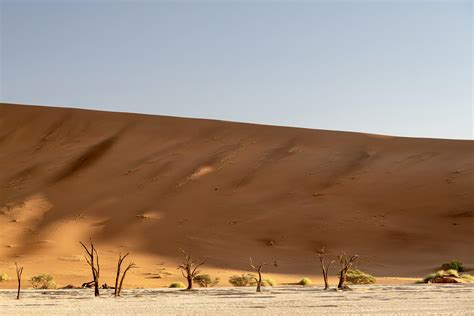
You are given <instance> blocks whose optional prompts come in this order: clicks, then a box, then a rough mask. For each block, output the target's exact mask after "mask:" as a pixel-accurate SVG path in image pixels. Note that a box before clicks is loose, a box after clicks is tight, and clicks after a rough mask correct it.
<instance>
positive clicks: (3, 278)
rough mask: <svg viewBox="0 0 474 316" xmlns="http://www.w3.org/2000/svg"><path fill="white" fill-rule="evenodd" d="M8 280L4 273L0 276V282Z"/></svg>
mask: <svg viewBox="0 0 474 316" xmlns="http://www.w3.org/2000/svg"><path fill="white" fill-rule="evenodd" d="M8 280H10V278H9V277H8V274H6V273H3V274H0V282H3V281H8Z"/></svg>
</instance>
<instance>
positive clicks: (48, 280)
mask: <svg viewBox="0 0 474 316" xmlns="http://www.w3.org/2000/svg"><path fill="white" fill-rule="evenodd" d="M30 281H31V285H32V286H33V288H34V289H42V290H46V289H55V288H56V282H54V278H53V277H52V276H51V275H49V274H40V275H36V276H34V277H32V278H31V280H30Z"/></svg>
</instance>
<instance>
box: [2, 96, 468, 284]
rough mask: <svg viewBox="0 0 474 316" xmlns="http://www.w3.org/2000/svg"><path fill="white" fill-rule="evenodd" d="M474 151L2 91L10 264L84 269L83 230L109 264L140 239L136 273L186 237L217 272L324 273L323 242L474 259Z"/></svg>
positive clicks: (409, 271)
mask: <svg viewBox="0 0 474 316" xmlns="http://www.w3.org/2000/svg"><path fill="white" fill-rule="evenodd" d="M420 124H423V122H420ZM473 149H474V142H473V141H462V140H438V139H418V138H401V137H389V136H378V135H370V134H360V133H349V132H336V131H323V130H310V129H301V128H287V127H275V126H263V125H254V124H242V123H233V122H223V121H213V120H200V119H186V118H175V117H165V116H151V115H140V114H128V113H111V112H99V111H87V110H77V109H66V108H52V107H36V106H24V105H12V104H0V273H1V272H2V271H7V272H8V273H9V274H10V275H11V276H13V275H14V272H13V269H12V264H13V262H15V261H19V262H21V263H22V264H23V265H24V266H25V275H26V276H28V275H30V276H31V275H33V274H35V273H41V272H48V273H51V274H54V275H56V276H57V278H58V280H59V283H67V282H69V281H71V282H80V281H81V280H83V281H86V280H85V279H88V278H89V276H88V269H87V267H86V266H85V263H84V262H83V261H82V259H81V257H82V251H81V248H80V245H79V244H78V240H87V239H88V237H89V236H92V237H93V238H94V240H95V241H96V243H97V246H98V248H99V251H101V259H102V260H103V265H104V268H103V270H107V269H109V270H111V271H110V275H111V276H112V275H113V271H112V270H113V269H114V264H115V260H116V256H117V254H118V252H120V251H122V252H125V251H131V252H132V256H131V257H132V258H134V260H135V261H136V262H137V263H138V264H139V266H140V269H137V270H136V271H135V272H134V273H133V276H132V278H133V280H131V282H132V283H133V284H134V285H136V286H154V285H156V284H160V283H159V282H165V283H166V282H168V280H171V279H178V278H180V275H179V273H177V271H176V270H175V269H174V268H173V267H174V265H175V264H176V262H177V260H179V252H178V249H179V248H188V247H191V248H192V249H193V251H194V253H195V254H196V255H198V256H200V257H203V258H204V257H205V258H206V266H205V267H203V270H206V267H207V269H209V270H211V271H216V273H225V271H227V273H230V272H229V271H234V270H235V271H237V270H245V269H247V267H248V257H249V256H252V257H253V258H254V260H255V261H267V262H269V263H272V264H271V265H270V266H269V267H268V269H267V271H269V272H271V273H274V274H279V275H298V276H305V275H314V274H317V273H319V270H318V264H317V262H316V256H315V249H316V248H318V247H320V246H323V245H324V246H326V248H327V250H328V253H329V254H328V255H329V256H335V255H337V254H338V253H339V251H340V250H345V251H346V252H348V253H351V254H352V253H357V254H359V255H360V256H361V259H360V262H359V266H360V267H362V268H364V269H365V270H367V271H369V272H371V273H373V274H375V275H378V276H400V277H409V276H420V275H424V274H425V273H426V272H428V271H431V270H433V269H435V268H436V267H437V266H438V265H439V264H440V263H442V262H443V261H446V260H449V259H453V258H457V259H459V260H461V261H463V262H464V263H465V264H467V265H473V264H474V252H473V249H474V242H473V232H474V225H473V224H474V194H473V188H474V173H473V172H474V155H473V153H474V152H473ZM163 271H169V272H168V273H164V274H163V273H162V272H163ZM104 273H105V275H106V276H107V273H109V272H104ZM160 273H161V274H160ZM169 273H170V274H169ZM158 275H159V276H158ZM160 277H161V280H160V279H158V278H160ZM295 278H297V277H296V276H295ZM107 281H108V282H109V283H112V282H111V280H107Z"/></svg>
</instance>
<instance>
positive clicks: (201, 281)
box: [193, 274, 220, 287]
mask: <svg viewBox="0 0 474 316" xmlns="http://www.w3.org/2000/svg"><path fill="white" fill-rule="evenodd" d="M193 281H194V283H196V284H198V285H199V286H200V287H213V286H216V285H217V284H218V283H219V281H220V278H214V279H213V278H212V277H211V276H210V275H209V274H200V275H197V276H195V277H194V279H193Z"/></svg>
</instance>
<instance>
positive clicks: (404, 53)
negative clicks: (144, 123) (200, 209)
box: [0, 0, 474, 139]
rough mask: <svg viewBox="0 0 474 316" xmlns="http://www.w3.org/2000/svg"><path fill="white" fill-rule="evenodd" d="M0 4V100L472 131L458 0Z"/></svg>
mask: <svg viewBox="0 0 474 316" xmlns="http://www.w3.org/2000/svg"><path fill="white" fill-rule="evenodd" d="M0 2H1V4H2V5H1V8H0V9H1V37H0V39H1V43H0V44H1V69H0V75H1V78H0V88H1V93H0V99H1V100H2V101H7V102H16V103H29V104H44V105H56V106H69V107H80V108H94V109H103V110H111V111H126V112H140V113H152V114H164V115H174V116H186V117H202V118H215V119H224V120H233V121H244V122H256V123H263V124H273V125H289V126H301V127H309V128H319V129H333V130H349V131H360V132H371V133H381V134H391V135H402V136H421V137H438V138H463V139H472V138H473V133H474V127H473V119H474V118H473V109H472V106H473V105H472V89H473V85H472V72H473V65H472V41H473V29H472V18H473V10H472V2H471V1H404V0H400V1H344V2H343V1H264V0H253V1H251V0H246V1H243V0H242V1H225V0H222V1H217V0H216V1H197V0H196V1H184V0H182V1H105V0H104V1H103V0H96V1H78V0H69V1H67V0H64V1H41V0H34V1H33V0H31V1H26V0H0Z"/></svg>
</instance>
